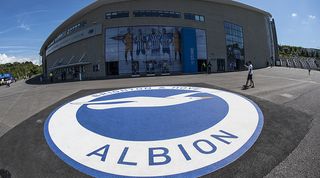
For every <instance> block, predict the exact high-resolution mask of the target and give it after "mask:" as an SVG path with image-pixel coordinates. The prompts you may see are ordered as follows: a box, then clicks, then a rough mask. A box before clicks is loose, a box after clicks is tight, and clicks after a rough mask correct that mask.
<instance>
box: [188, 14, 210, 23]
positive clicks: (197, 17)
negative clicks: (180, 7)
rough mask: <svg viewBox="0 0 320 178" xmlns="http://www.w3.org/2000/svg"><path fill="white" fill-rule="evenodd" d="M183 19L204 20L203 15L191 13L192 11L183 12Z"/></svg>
mask: <svg viewBox="0 0 320 178" xmlns="http://www.w3.org/2000/svg"><path fill="white" fill-rule="evenodd" d="M184 19H187V20H195V21H199V22H204V21H205V18H204V16H203V15H197V14H192V13H184Z"/></svg>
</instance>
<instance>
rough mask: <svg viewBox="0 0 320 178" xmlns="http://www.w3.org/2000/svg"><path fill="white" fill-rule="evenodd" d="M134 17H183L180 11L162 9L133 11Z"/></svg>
mask: <svg viewBox="0 0 320 178" xmlns="http://www.w3.org/2000/svg"><path fill="white" fill-rule="evenodd" d="M133 16H134V17H167V18H181V13H180V12H174V11H161V10H136V11H133Z"/></svg>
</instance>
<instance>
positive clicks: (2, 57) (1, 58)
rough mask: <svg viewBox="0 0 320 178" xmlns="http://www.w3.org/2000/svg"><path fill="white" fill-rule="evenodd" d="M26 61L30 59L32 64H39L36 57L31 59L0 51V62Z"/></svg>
mask: <svg viewBox="0 0 320 178" xmlns="http://www.w3.org/2000/svg"><path fill="white" fill-rule="evenodd" d="M26 61H31V62H32V63H34V64H39V60H37V59H32V58H28V57H15V56H8V55H6V54H1V53H0V64H6V63H13V62H26Z"/></svg>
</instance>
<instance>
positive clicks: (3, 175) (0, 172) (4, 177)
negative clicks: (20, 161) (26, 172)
mask: <svg viewBox="0 0 320 178" xmlns="http://www.w3.org/2000/svg"><path fill="white" fill-rule="evenodd" d="M0 178H11V174H10V172H9V171H8V170H5V169H0Z"/></svg>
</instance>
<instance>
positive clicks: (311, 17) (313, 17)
mask: <svg viewBox="0 0 320 178" xmlns="http://www.w3.org/2000/svg"><path fill="white" fill-rule="evenodd" d="M308 17H309V19H310V20H315V19H316V18H317V17H316V16H314V15H309V16H308Z"/></svg>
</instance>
